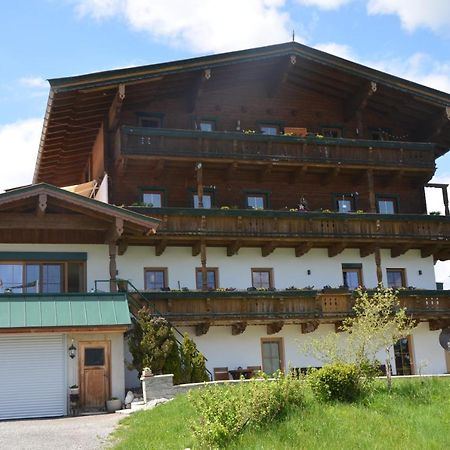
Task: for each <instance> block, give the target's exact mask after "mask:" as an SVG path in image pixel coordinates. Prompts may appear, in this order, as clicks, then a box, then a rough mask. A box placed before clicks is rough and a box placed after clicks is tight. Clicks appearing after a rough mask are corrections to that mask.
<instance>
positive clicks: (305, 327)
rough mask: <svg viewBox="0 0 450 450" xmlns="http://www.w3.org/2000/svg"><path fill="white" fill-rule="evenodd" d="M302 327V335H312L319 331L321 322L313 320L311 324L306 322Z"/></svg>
mask: <svg viewBox="0 0 450 450" xmlns="http://www.w3.org/2000/svg"><path fill="white" fill-rule="evenodd" d="M300 325H301V328H302V334H307V333H312V332H313V331H315V330H317V328H318V326H319V321H318V320H313V321H311V322H305V323H302V324H300Z"/></svg>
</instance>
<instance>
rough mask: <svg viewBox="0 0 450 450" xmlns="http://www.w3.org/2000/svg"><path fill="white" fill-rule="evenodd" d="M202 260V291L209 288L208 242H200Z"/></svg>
mask: <svg viewBox="0 0 450 450" xmlns="http://www.w3.org/2000/svg"><path fill="white" fill-rule="evenodd" d="M200 261H201V264H202V291H207V290H208V271H207V269H206V243H205V242H204V241H201V243H200Z"/></svg>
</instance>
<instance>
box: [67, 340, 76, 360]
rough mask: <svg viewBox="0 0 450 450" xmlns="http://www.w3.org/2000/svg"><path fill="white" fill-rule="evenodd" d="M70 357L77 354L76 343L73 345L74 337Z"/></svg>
mask: <svg viewBox="0 0 450 450" xmlns="http://www.w3.org/2000/svg"><path fill="white" fill-rule="evenodd" d="M68 350H69V357H70V358H71V359H73V358H75V355H76V354H77V348H76V347H75V345H73V339H72V344H71V345H70V347H69V349H68Z"/></svg>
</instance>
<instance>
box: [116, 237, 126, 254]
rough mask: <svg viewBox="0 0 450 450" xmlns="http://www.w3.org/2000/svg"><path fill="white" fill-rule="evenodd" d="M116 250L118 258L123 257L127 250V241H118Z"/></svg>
mask: <svg viewBox="0 0 450 450" xmlns="http://www.w3.org/2000/svg"><path fill="white" fill-rule="evenodd" d="M117 250H118V253H119V256H123V255H125V253H126V251H127V250H128V239H126V238H125V239H120V241H119V242H118V243H117Z"/></svg>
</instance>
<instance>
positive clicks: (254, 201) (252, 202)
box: [246, 194, 267, 209]
mask: <svg viewBox="0 0 450 450" xmlns="http://www.w3.org/2000/svg"><path fill="white" fill-rule="evenodd" d="M246 202H247V208H251V209H265V208H266V207H267V195H266V194H247V196H246Z"/></svg>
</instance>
